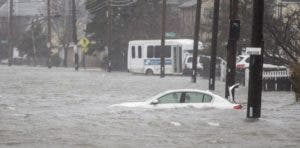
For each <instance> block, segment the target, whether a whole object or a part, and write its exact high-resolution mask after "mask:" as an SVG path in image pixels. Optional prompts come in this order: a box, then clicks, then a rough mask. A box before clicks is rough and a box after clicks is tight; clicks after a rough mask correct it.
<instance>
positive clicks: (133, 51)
mask: <svg viewBox="0 0 300 148" xmlns="http://www.w3.org/2000/svg"><path fill="white" fill-rule="evenodd" d="M131 57H132V58H133V59H134V58H135V46H132V47H131Z"/></svg>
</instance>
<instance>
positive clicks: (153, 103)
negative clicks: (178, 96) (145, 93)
mask: <svg viewBox="0 0 300 148" xmlns="http://www.w3.org/2000/svg"><path fill="white" fill-rule="evenodd" d="M158 103H159V101H158V100H156V99H155V100H152V101H151V104H152V105H156V104H158Z"/></svg>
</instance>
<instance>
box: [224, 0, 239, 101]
mask: <svg viewBox="0 0 300 148" xmlns="http://www.w3.org/2000/svg"><path fill="white" fill-rule="evenodd" d="M237 17H238V0H230V16H229V19H230V30H229V40H228V45H227V69H226V84H225V98H227V99H228V97H229V90H228V88H229V87H230V86H233V85H234V84H235V70H236V67H235V66H236V50H237V41H238V39H239V32H240V20H238V19H237ZM232 95H233V96H234V94H232Z"/></svg>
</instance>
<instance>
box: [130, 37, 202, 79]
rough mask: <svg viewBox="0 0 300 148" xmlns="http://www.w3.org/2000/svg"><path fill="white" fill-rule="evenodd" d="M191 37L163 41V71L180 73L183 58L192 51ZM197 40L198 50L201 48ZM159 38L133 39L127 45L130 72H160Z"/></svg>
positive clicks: (200, 43) (192, 42)
mask: <svg viewBox="0 0 300 148" xmlns="http://www.w3.org/2000/svg"><path fill="white" fill-rule="evenodd" d="M193 46H194V41H193V40H191V39H169V40H166V41H165V51H164V55H165V73H166V74H182V70H183V65H184V58H185V57H186V56H187V55H189V54H190V53H191V52H192V51H193ZM202 49H203V45H202V42H199V46H198V50H202ZM160 52H161V40H134V41H130V42H129V45H128V57H127V64H128V65H127V68H128V71H129V72H132V73H143V74H149V75H150V74H159V73H160Z"/></svg>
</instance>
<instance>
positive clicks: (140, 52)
mask: <svg viewBox="0 0 300 148" xmlns="http://www.w3.org/2000/svg"><path fill="white" fill-rule="evenodd" d="M138 57H139V59H141V58H142V46H139V47H138Z"/></svg>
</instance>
